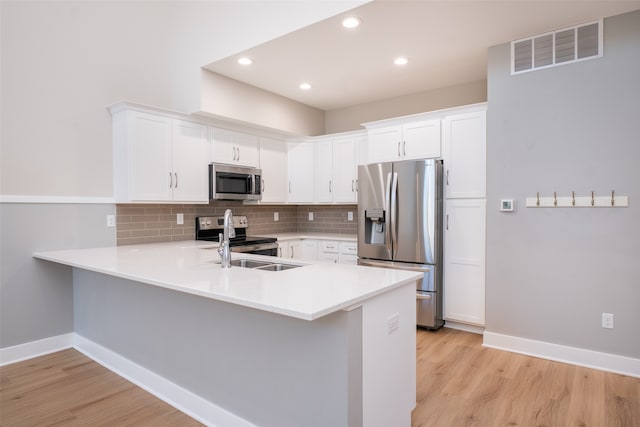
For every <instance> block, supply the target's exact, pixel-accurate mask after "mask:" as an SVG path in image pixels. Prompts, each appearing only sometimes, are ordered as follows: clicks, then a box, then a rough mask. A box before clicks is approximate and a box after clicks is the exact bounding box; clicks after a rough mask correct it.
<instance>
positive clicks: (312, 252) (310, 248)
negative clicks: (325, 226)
mask: <svg viewBox="0 0 640 427" xmlns="http://www.w3.org/2000/svg"><path fill="white" fill-rule="evenodd" d="M302 259H304V260H306V261H316V260H317V259H318V241H317V240H310V239H304V240H303V241H302Z"/></svg>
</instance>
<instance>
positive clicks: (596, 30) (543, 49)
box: [511, 20, 602, 74]
mask: <svg viewBox="0 0 640 427" xmlns="http://www.w3.org/2000/svg"><path fill="white" fill-rule="evenodd" d="M601 56H602V20H600V21H597V22H591V23H589V24H583V25H578V26H576V27H571V28H564V29H562V30H558V31H554V32H551V33H547V34H540V35H538V36H534V37H529V38H526V39H521V40H516V41H513V42H511V74H519V73H525V72H527V71H533V70H539V69H542V68H548V67H553V66H556V65H564V64H569V63H571V62H576V61H583V60H586V59H593V58H599V57H601Z"/></svg>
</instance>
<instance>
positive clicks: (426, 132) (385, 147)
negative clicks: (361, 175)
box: [368, 119, 441, 163]
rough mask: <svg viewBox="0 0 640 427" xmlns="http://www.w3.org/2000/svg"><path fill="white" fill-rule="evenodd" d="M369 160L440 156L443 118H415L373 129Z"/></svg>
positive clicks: (371, 130)
mask: <svg viewBox="0 0 640 427" xmlns="http://www.w3.org/2000/svg"><path fill="white" fill-rule="evenodd" d="M368 136H369V138H368V148H369V149H368V154H369V155H368V161H369V162H371V163H375V162H391V161H397V160H409V159H424V158H437V157H440V155H441V150H440V119H432V120H415V121H411V120H409V121H407V122H406V123H402V124H397V125H393V126H385V127H380V128H372V129H369V133H368Z"/></svg>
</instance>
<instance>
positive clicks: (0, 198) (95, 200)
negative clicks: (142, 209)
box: [0, 195, 116, 205]
mask: <svg viewBox="0 0 640 427" xmlns="http://www.w3.org/2000/svg"><path fill="white" fill-rule="evenodd" d="M0 203H52V204H56V203H58V204H94V205H113V204H115V203H116V199H115V198H114V197H76V196H38V195H34V196H28V195H0Z"/></svg>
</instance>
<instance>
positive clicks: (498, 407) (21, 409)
mask: <svg viewBox="0 0 640 427" xmlns="http://www.w3.org/2000/svg"><path fill="white" fill-rule="evenodd" d="M417 343H418V350H417V355H418V369H417V376H418V377H417V383H418V393H417V400H418V402H417V407H416V409H415V410H414V412H413V420H412V426H413V427H419V426H430V427H431V426H437V427H449V426H455V427H458V426H489V427H493V426H549V427H556V426H558V427H565V426H593V427H601V426H602V427H618V426H619V427H637V426H640V379H638V378H632V377H625V376H622V375H616V374H610V373H606V372H601V371H596V370H593V369H587V368H581V367H577V366H572V365H567V364H563V363H558V362H551V361H548V360H543V359H536V358H533V357H528V356H522V355H518V354H513V353H508V352H504V351H500V350H494V349H489V348H484V347H482V346H481V343H482V337H481V336H480V335H475V334H470V333H466V332H460V331H456V330H452V329H441V330H440V331H438V332H429V331H423V330H419V331H418V333H417ZM0 378H1V380H0V426H1V427H14V426H54V425H55V426H154V427H155V426H160V427H162V426H171V427H181V426H200V425H201V424H199V423H197V422H196V421H194V420H193V419H191V418H189V417H187V416H186V415H184V414H183V413H181V412H179V411H177V410H176V409H174V408H172V407H171V406H169V405H167V404H165V403H164V402H162V401H160V400H158V399H156V398H155V397H153V396H152V395H151V394H149V393H147V392H145V391H144V390H142V389H140V388H138V387H136V386H134V385H133V384H131V383H129V382H128V381H126V380H124V379H122V378H121V377H119V376H117V375H115V374H113V373H111V372H110V371H108V370H107V369H105V368H103V367H102V366H100V365H98V364H97V363H95V362H93V361H91V360H90V359H88V358H86V357H85V356H83V355H82V354H80V353H78V352H77V351H75V350H65V351H61V352H58V353H54V354H51V355H48V356H42V357H39V358H36V359H32V360H28V361H25V362H19V363H15V364H12V365H8V366H4V367H2V368H0ZM301 427H303V426H301ZM365 427H366V426H365ZM390 427H394V426H390Z"/></svg>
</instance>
